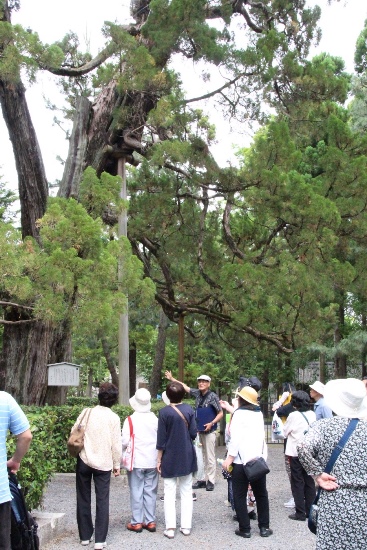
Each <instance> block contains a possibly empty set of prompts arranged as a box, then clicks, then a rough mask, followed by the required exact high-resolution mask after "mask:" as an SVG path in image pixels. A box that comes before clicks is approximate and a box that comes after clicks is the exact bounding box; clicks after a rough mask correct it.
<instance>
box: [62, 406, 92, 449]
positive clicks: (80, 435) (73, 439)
mask: <svg viewBox="0 0 367 550" xmlns="http://www.w3.org/2000/svg"><path fill="white" fill-rule="evenodd" d="M91 410H92V409H85V411H84V414H83V416H82V417H81V419H80V422H79V424H78V425H77V426H76V427H75V428H74V429H73V430H72V431H71V433H70V437H69V439H68V442H67V447H68V451H69V454H70V455H71V456H72V457H74V458H77V457H78V455H79V453H80V451H81V450H82V449H83V448H84V436H85V430H86V429H87V424H88V420H89V417H90V413H91ZM87 414H88V416H87V417H86V415H87ZM85 417H86V421H85V425H84V424H83V420H84V418H85Z"/></svg>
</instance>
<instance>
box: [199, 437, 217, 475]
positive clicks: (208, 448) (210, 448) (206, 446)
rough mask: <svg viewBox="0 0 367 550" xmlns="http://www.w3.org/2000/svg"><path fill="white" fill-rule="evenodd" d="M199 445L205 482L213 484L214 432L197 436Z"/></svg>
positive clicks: (214, 468)
mask: <svg viewBox="0 0 367 550" xmlns="http://www.w3.org/2000/svg"><path fill="white" fill-rule="evenodd" d="M199 437H200V443H201V444H202V449H203V459H204V470H205V481H211V482H212V483H215V472H216V460H215V441H216V439H217V434H216V432H212V433H208V434H199Z"/></svg>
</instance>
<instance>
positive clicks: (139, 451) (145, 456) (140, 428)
mask: <svg viewBox="0 0 367 550" xmlns="http://www.w3.org/2000/svg"><path fill="white" fill-rule="evenodd" d="M131 420H132V423H133V430H134V436H135V437H134V468H156V467H157V454H158V451H157V449H156V445H157V431H158V418H157V417H156V415H155V414H154V413H153V412H151V411H150V412H145V413H141V412H136V411H135V412H134V413H133V414H132V415H131ZM129 440H130V427H129V421H128V419H127V418H126V419H125V421H124V425H123V427H122V451H124V450H125V449H126V447H127V445H128V443H129Z"/></svg>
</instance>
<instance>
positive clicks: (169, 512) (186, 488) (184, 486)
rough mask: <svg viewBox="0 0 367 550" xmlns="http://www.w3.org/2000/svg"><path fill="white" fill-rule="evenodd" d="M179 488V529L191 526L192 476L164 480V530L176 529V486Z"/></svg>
mask: <svg viewBox="0 0 367 550" xmlns="http://www.w3.org/2000/svg"><path fill="white" fill-rule="evenodd" d="M177 483H178V485H179V487H180V497H181V527H182V528H183V529H191V526H192V508H193V502H192V474H189V475H188V476H182V477H177V478H176V477H165V478H164V518H165V522H166V529H176V486H177Z"/></svg>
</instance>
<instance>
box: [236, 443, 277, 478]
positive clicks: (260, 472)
mask: <svg viewBox="0 0 367 550" xmlns="http://www.w3.org/2000/svg"><path fill="white" fill-rule="evenodd" d="M263 450H264V443H263ZM238 456H239V457H240V460H242V458H241V455H240V453H238ZM242 466H243V469H244V472H245V474H246V477H247V479H248V480H249V482H250V483H252V482H253V481H257V480H258V479H260V478H262V477H263V476H266V475H267V474H268V473H269V472H270V469H269V466H268V465H267V463H266V461H265V459H264V458H263V457H262V456H258V457H256V458H253V459H252V460H249V461H248V462H246V464H242Z"/></svg>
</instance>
